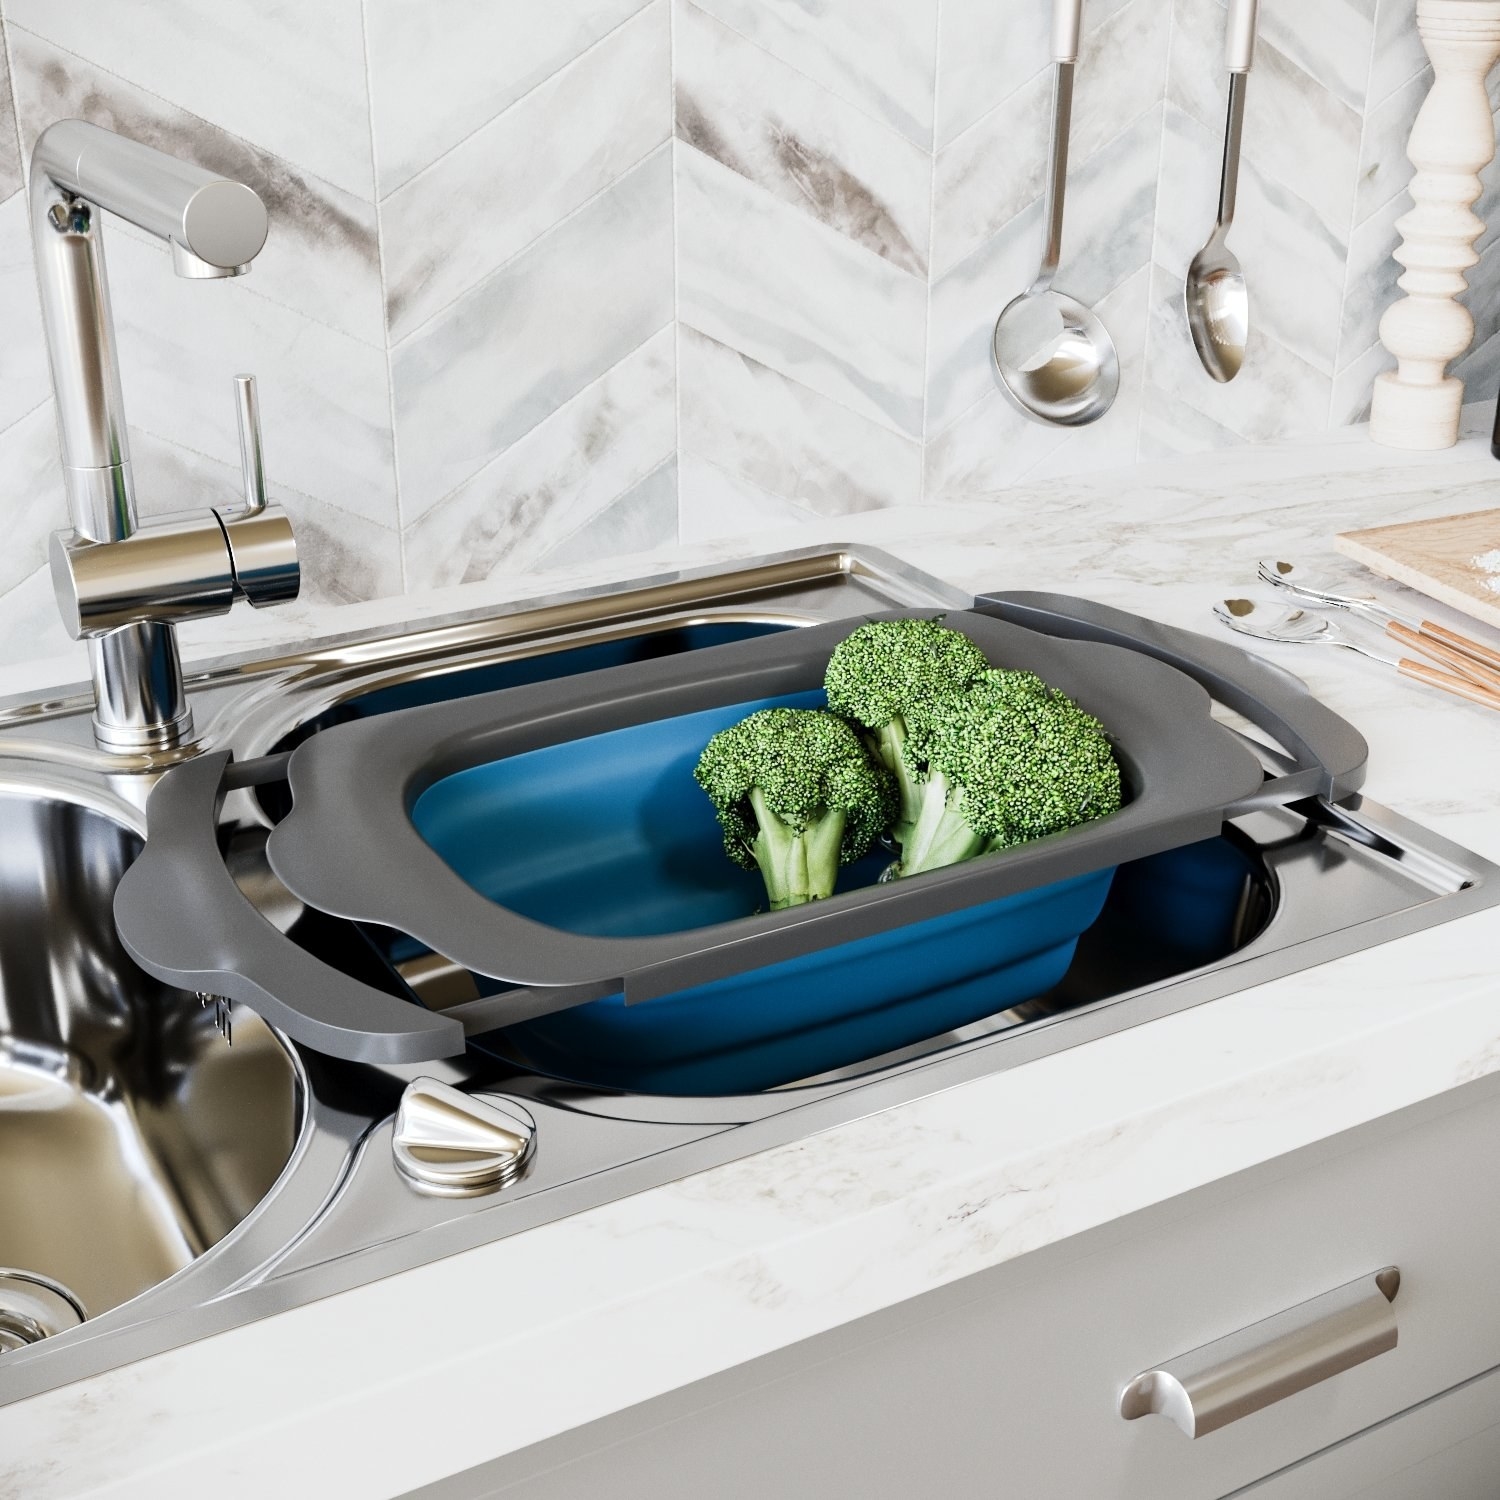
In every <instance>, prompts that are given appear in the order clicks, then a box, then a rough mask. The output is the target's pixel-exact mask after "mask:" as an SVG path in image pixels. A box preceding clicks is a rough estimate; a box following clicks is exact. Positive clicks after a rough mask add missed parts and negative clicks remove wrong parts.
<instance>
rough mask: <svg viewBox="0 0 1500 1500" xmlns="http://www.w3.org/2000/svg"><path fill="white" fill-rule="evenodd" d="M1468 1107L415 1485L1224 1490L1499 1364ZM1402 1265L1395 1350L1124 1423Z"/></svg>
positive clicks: (1160, 1495)
mask: <svg viewBox="0 0 1500 1500" xmlns="http://www.w3.org/2000/svg"><path fill="white" fill-rule="evenodd" d="M1466 1092H1467V1097H1470V1098H1474V1099H1476V1100H1477V1102H1475V1103H1472V1104H1468V1105H1466V1106H1465V1107H1461V1108H1453V1109H1449V1110H1448V1111H1447V1112H1446V1113H1442V1114H1438V1113H1436V1110H1435V1109H1434V1108H1433V1107H1431V1106H1429V1107H1427V1108H1426V1109H1424V1110H1418V1111H1412V1112H1410V1113H1409V1115H1408V1116H1406V1117H1405V1118H1403V1117H1394V1118H1393V1119H1392V1120H1387V1121H1382V1122H1376V1124H1374V1125H1372V1126H1370V1127H1367V1128H1366V1129H1365V1130H1363V1131H1359V1132H1354V1133H1352V1134H1351V1135H1350V1136H1347V1137H1344V1138H1342V1140H1341V1141H1339V1142H1336V1143H1332V1144H1329V1143H1325V1144H1324V1145H1323V1146H1322V1147H1317V1148H1312V1149H1311V1150H1309V1151H1308V1152H1306V1153H1298V1154H1296V1155H1294V1156H1291V1157H1287V1158H1284V1159H1283V1160H1282V1161H1281V1162H1278V1163H1272V1164H1269V1165H1268V1166H1267V1167H1263V1168H1258V1169H1256V1170H1255V1171H1253V1172H1250V1173H1246V1174H1243V1175H1242V1176H1240V1177H1239V1178H1236V1179H1230V1180H1229V1181H1228V1182H1226V1183H1221V1184H1217V1185H1215V1186H1214V1187H1211V1188H1208V1189H1205V1190H1203V1191H1202V1192H1201V1193H1195V1194H1189V1195H1187V1196H1186V1197H1184V1198H1180V1199H1177V1200H1175V1201H1174V1202H1172V1203H1170V1204H1164V1205H1162V1206H1161V1207H1159V1208H1157V1209H1153V1210H1150V1211H1149V1212H1147V1213H1144V1214H1140V1215H1136V1216H1134V1217H1133V1218H1132V1219H1130V1220H1126V1221H1123V1222H1122V1223H1120V1224H1117V1225H1114V1226H1110V1227H1108V1228H1107V1229H1105V1230H1102V1231H1100V1232H1098V1233H1096V1234H1093V1235H1087V1236H1081V1237H1079V1238H1078V1239H1075V1240H1073V1241H1069V1242H1065V1243H1064V1244H1062V1245H1057V1246H1053V1247H1051V1248H1050V1249H1048V1250H1044V1251H1041V1252H1039V1253H1037V1254H1036V1255H1034V1256H1030V1257H1027V1258H1025V1259H1023V1260H1021V1261H1017V1262H1014V1263H1012V1264H1010V1265H1006V1266H1001V1267H997V1268H996V1269H995V1270H993V1271H989V1272H985V1273H982V1274H980V1275H978V1276H974V1277H971V1278H969V1279H968V1280H967V1281H964V1282H961V1283H958V1284H956V1285H954V1286H950V1287H946V1288H943V1289H942V1290H940V1291H937V1292H934V1293H931V1294H929V1295H928V1296H926V1297H922V1298H918V1299H915V1300H914V1301H912V1302H909V1303H906V1304H904V1305H902V1306H900V1307H896V1308H892V1309H889V1310H887V1311H886V1312H884V1313H881V1314H878V1315H876V1316H874V1317H871V1318H867V1319H864V1320H863V1321H862V1322H861V1323H859V1324H855V1325H852V1326H850V1327H846V1328H842V1329H838V1330H835V1331H834V1332H832V1333H830V1334H827V1335H824V1336H821V1337H819V1338H815V1339H810V1340H808V1341H806V1342H805V1343H803V1344H800V1345H797V1346H795V1347H793V1348H791V1349H786V1350H782V1351H780V1352H779V1353H777V1354H774V1355H770V1356H768V1357H767V1358H765V1359H763V1360H757V1361H754V1362H753V1363H752V1364H749V1365H746V1366H742V1367H740V1368H739V1369H737V1370H731V1371H728V1372H726V1373H725V1374H724V1375H721V1376H718V1377H715V1378H714V1379H711V1380H707V1381H703V1382H701V1383H700V1384H699V1385H697V1386H695V1387H691V1388H689V1389H688V1390H685V1391H678V1392H674V1393H672V1394H671V1395H669V1396H665V1397H662V1398H660V1399H659V1400H657V1401H652V1402H647V1403H645V1404H643V1405H642V1406H640V1407H637V1408H634V1409H632V1410H631V1411H627V1412H621V1413H618V1414H616V1415H615V1416H613V1417H610V1418H606V1419H604V1420H603V1421H600V1422H596V1423H593V1424H591V1425H590V1426H588V1427H586V1428H581V1429H579V1430H578V1431H576V1432H574V1433H570V1434H566V1435H565V1436H563V1437H560V1438H558V1439H555V1440H553V1441H551V1442H548V1443H543V1444H538V1445H537V1446H536V1447H535V1448H532V1449H528V1450H526V1451H525V1452H523V1453H520V1454H516V1455H513V1456H512V1457H510V1458H508V1459H504V1460H499V1461H497V1462H496V1463H495V1464H493V1465H487V1466H485V1467H484V1469H483V1470H477V1471H474V1473H473V1474H471V1475H468V1476H459V1477H458V1478H456V1479H454V1480H451V1481H447V1482H445V1483H443V1484H440V1485H437V1486H432V1487H430V1488H429V1489H428V1490H426V1491H423V1492H421V1493H422V1494H423V1495H425V1496H430V1497H431V1500H450V1497H451V1500H459V1497H465V1500H467V1497H479V1496H502V1495H503V1496H506V1497H515V1500H521V1497H524V1500H569V1497H574V1496H586V1495H592V1494H602V1493H608V1494H610V1495H611V1496H612V1497H614V1500H636V1497H640V1500H645V1497H653V1500H658V1497H660V1496H663V1495H704V1496H708V1495H712V1496H713V1497H714V1500H764V1497H765V1496H767V1495H772V1494H784V1495H791V1496H798V1497H801V1496H809V1497H810V1496H814V1495H816V1496H817V1497H818V1500H842V1497H845V1496H848V1497H851V1500H852V1497H858V1500H883V1497H892V1500H895V1497H901V1500H908V1497H914V1496H924V1497H925V1496H933V1497H949V1496H951V1497H953V1500H968V1497H970V1496H974V1497H979V1496H989V1495H1005V1496H1010V1497H1014V1500H1050V1497H1054V1496H1055V1497H1058V1500H1137V1497H1139V1500H1217V1497H1220V1496H1224V1495H1226V1494H1228V1493H1229V1492H1231V1491H1234V1490H1236V1489H1238V1488H1240V1487H1241V1486H1244V1485H1248V1484H1251V1483H1252V1482H1254V1481H1256V1480H1259V1479H1262V1478H1264V1477H1265V1476H1267V1475H1271V1474H1274V1473H1275V1472H1276V1471H1278V1470H1280V1469H1283V1468H1285V1467H1286V1466H1287V1465H1290V1464H1293V1463H1295V1462H1296V1461H1298V1460H1299V1459H1302V1458H1305V1457H1307V1456H1308V1455H1310V1454H1314V1453H1316V1452H1318V1450H1320V1449H1323V1448H1326V1447H1327V1446H1328V1445H1330V1444H1332V1443H1336V1442H1338V1441H1340V1440H1341V1439H1344V1438H1346V1437H1349V1436H1351V1435H1352V1434H1355V1433H1358V1432H1361V1431H1362V1430H1363V1429H1365V1428H1368V1427H1371V1426H1372V1425H1373V1424H1376V1423H1379V1422H1381V1421H1383V1420H1385V1419H1386V1418H1389V1417H1392V1416H1395V1415H1396V1414H1397V1413H1400V1412H1403V1411H1405V1410H1406V1409H1407V1408H1409V1407H1412V1406H1414V1405H1416V1404H1417V1403H1419V1402H1422V1401H1424V1400H1426V1399H1427V1398H1429V1397H1431V1396H1434V1395H1436V1394H1438V1393H1439V1392H1441V1391H1444V1390H1446V1389H1448V1388H1449V1387H1452V1386H1454V1385H1457V1384H1458V1383H1459V1382H1461V1381H1464V1380H1467V1379H1469V1378H1470V1377H1473V1376H1476V1375H1479V1374H1480V1373H1482V1372H1483V1371H1485V1370H1488V1369H1490V1368H1492V1367H1494V1366H1496V1365H1500V1294H1497V1277H1500V1272H1497V1269H1496V1268H1497V1267H1500V1188H1497V1186H1496V1183H1497V1174H1496V1171H1495V1167H1494V1163H1495V1162H1496V1161H1497V1160H1500V1090H1497V1089H1495V1088H1492V1087H1490V1086H1489V1084H1488V1083H1485V1084H1479V1085H1473V1086H1471V1088H1470V1090H1469V1091H1466ZM1267 1107H1268V1108H1274V1103H1271V1102H1268V1104H1267ZM1336 1152H1337V1154H1335V1153H1336ZM1392 1265H1394V1266H1397V1267H1399V1268H1400V1272H1401V1287H1400V1291H1399V1293H1398V1295H1397V1296H1396V1299H1395V1301H1394V1303H1393V1304H1392V1307H1393V1310H1394V1313H1395V1319H1396V1324H1397V1328H1398V1333H1399V1342H1398V1343H1397V1345H1396V1347H1395V1348H1394V1349H1391V1350H1390V1351H1389V1352H1385V1353H1381V1354H1379V1355H1377V1356H1376V1357H1374V1358H1371V1359H1369V1360H1368V1361H1367V1362H1365V1363H1362V1364H1359V1365H1356V1366H1354V1367H1353V1368H1349V1369H1345V1370H1343V1371H1342V1372H1341V1373H1338V1374H1334V1375H1332V1376H1331V1377H1330V1378H1328V1379H1325V1380H1322V1381H1321V1382H1320V1383H1318V1384H1315V1385H1312V1386H1310V1387H1309V1388H1307V1389H1304V1390H1301V1391H1300V1392H1298V1393H1297V1394H1294V1395H1290V1396H1288V1397H1286V1398H1285V1399H1283V1400H1279V1401H1277V1402H1276V1403H1275V1404H1273V1405H1269V1406H1267V1407H1265V1408H1264V1409H1263V1410H1257V1411H1254V1412H1252V1413H1251V1414H1249V1415H1245V1416H1242V1417H1239V1418H1238V1419H1237V1420H1234V1421H1231V1422H1229V1423H1228V1425H1225V1426H1223V1427H1221V1428H1220V1429H1219V1430H1217V1431H1214V1432H1210V1433H1208V1434H1207V1435H1206V1436H1202V1437H1199V1438H1197V1439H1189V1438H1188V1437H1186V1436H1185V1435H1184V1434H1183V1433H1182V1432H1181V1431H1179V1430H1178V1428H1177V1427H1175V1426H1173V1425H1172V1424H1171V1423H1170V1422H1169V1421H1167V1420H1166V1419H1165V1418H1163V1417H1161V1416H1147V1417H1142V1418H1140V1419H1139V1420H1135V1421H1128V1422H1127V1421H1125V1420H1123V1419H1122V1417H1121V1416H1120V1414H1119V1401H1120V1395H1121V1391H1122V1389H1123V1388H1124V1387H1125V1385H1126V1384H1127V1382H1129V1381H1130V1380H1131V1378H1132V1377H1133V1376H1135V1375H1137V1374H1138V1373H1139V1372H1141V1371H1145V1370H1149V1369H1151V1368H1153V1367H1154V1366H1158V1365H1160V1364H1162V1363H1163V1362H1164V1361H1169V1360H1172V1359H1174V1358H1175V1357H1177V1356H1180V1355H1182V1354H1185V1353H1187V1352H1189V1351H1192V1350H1195V1349H1198V1348H1199V1347H1200V1346H1203V1345H1206V1344H1210V1343H1212V1342H1214V1341H1215V1340H1220V1339H1223V1338H1224V1337H1225V1336H1226V1335H1231V1334H1234V1333H1235V1332H1236V1331H1238V1330H1242V1329H1245V1328H1247V1327H1249V1326H1250V1325H1252V1324H1256V1323H1258V1322H1260V1321H1261V1320H1263V1319H1266V1318H1269V1317H1272V1316H1273V1315H1276V1314H1278V1313H1282V1312H1284V1311H1285V1310H1287V1309H1291V1308H1294V1307H1297V1306H1298V1305H1299V1304H1302V1303H1305V1302H1307V1301H1308V1300H1309V1299H1311V1298H1315V1297H1317V1296H1319V1295H1320V1294H1322V1293H1325V1292H1328V1291H1330V1290H1331V1289H1334V1288H1338V1287H1340V1286H1342V1285H1344V1284H1345V1283H1349V1282H1352V1281H1355V1280H1356V1279H1358V1278H1365V1277H1373V1275H1374V1273H1375V1272H1376V1271H1378V1270H1379V1269H1380V1268H1382V1267H1385V1266H1392Z"/></svg>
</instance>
